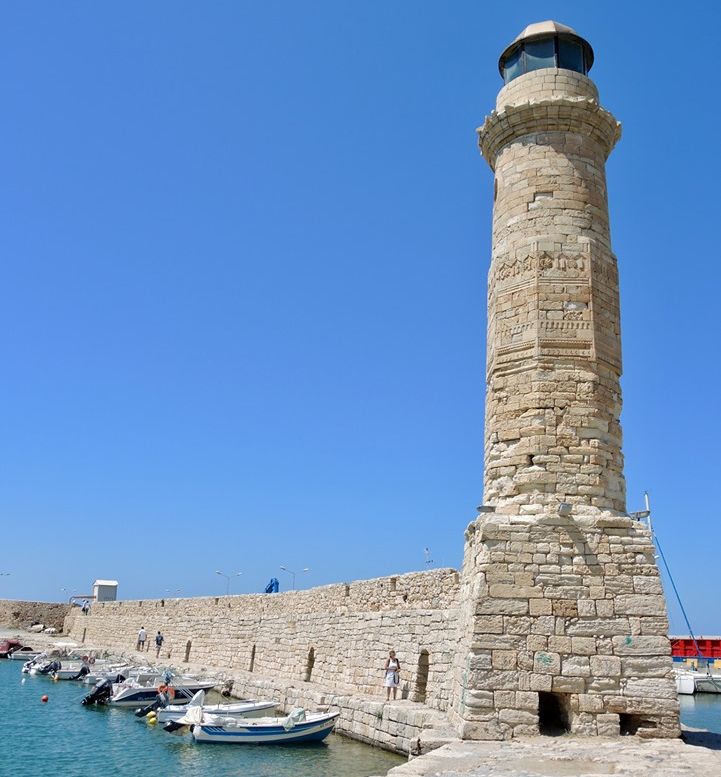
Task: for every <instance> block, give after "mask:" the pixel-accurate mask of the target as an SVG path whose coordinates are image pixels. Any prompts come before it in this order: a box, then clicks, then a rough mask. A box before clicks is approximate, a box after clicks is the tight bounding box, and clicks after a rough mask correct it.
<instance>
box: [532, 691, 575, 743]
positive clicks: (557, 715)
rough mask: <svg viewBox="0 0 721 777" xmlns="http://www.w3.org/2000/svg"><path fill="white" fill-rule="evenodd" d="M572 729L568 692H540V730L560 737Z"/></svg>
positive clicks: (548, 734) (549, 735) (551, 735)
mask: <svg viewBox="0 0 721 777" xmlns="http://www.w3.org/2000/svg"><path fill="white" fill-rule="evenodd" d="M570 730H571V715H570V708H569V699H568V694H566V693H548V692H546V691H540V692H539V694H538V731H539V733H541V734H544V735H545V736H548V737H559V736H562V735H563V734H568V733H569V731H570Z"/></svg>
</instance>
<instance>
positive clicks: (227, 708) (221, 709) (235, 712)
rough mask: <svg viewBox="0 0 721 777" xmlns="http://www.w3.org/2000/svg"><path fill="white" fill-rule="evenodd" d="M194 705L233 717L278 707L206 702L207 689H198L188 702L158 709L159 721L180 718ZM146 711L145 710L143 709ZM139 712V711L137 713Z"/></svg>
mask: <svg viewBox="0 0 721 777" xmlns="http://www.w3.org/2000/svg"><path fill="white" fill-rule="evenodd" d="M192 707H200V708H201V709H202V711H203V714H204V715H221V716H223V717H231V718H260V717H263V716H264V715H269V714H270V713H271V712H272V711H273V710H274V709H275V707H276V704H275V702H272V701H255V700H254V699H243V700H242V701H238V702H232V703H228V704H205V691H198V692H197V693H196V694H195V696H193V698H192V699H191V700H190V701H189V702H188V703H187V704H174V705H173V706H172V707H161V708H160V709H158V710H157V712H156V716H157V719H158V723H168V722H170V721H171V720H175V721H177V720H180V718H182V717H183V716H184V715H185V714H186V713H187V712H189V710H190V709H191V708H192ZM141 712H144V710H141ZM136 714H137V713H136Z"/></svg>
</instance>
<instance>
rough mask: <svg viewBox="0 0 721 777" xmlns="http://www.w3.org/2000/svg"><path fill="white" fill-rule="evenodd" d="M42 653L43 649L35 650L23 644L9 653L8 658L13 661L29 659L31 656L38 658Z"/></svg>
mask: <svg viewBox="0 0 721 777" xmlns="http://www.w3.org/2000/svg"><path fill="white" fill-rule="evenodd" d="M41 653H42V650H33V649H32V648H31V647H29V646H28V645H23V647H19V648H17V649H16V650H13V651H11V652H10V653H8V658H9V659H10V660H11V661H29V660H30V659H31V658H37V657H38V656H39V655H40V654H41Z"/></svg>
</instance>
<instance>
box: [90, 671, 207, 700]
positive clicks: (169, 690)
mask: <svg viewBox="0 0 721 777" xmlns="http://www.w3.org/2000/svg"><path fill="white" fill-rule="evenodd" d="M115 679H116V680H120V681H119V682H113V679H112V678H111V679H106V680H101V681H100V682H99V683H98V684H97V685H96V686H95V687H94V688H93V690H92V691H91V692H90V693H89V694H88V695H87V696H86V697H85V698H84V699H83V700H82V704H84V705H86V706H87V705H89V704H107V705H109V706H112V707H138V706H142V705H144V704H145V705H147V704H155V703H156V702H159V706H165V705H167V704H185V703H187V702H188V701H190V700H191V699H192V698H193V696H194V695H195V694H196V693H197V692H198V691H209V690H211V689H212V688H215V686H216V685H217V684H218V681H217V680H196V679H195V678H194V677H187V676H174V675H173V674H172V673H171V672H166V673H165V674H164V675H163V676H162V678H160V679H158V678H153V679H152V680H149V681H146V682H139V681H138V680H136V679H134V678H132V677H131V678H124V677H123V676H122V675H120V676H119V677H117V678H115ZM159 696H160V698H158V697H159Z"/></svg>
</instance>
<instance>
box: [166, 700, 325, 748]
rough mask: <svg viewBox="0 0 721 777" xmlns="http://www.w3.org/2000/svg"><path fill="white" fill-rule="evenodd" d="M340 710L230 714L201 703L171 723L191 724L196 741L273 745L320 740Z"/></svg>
mask: <svg viewBox="0 0 721 777" xmlns="http://www.w3.org/2000/svg"><path fill="white" fill-rule="evenodd" d="M339 715H340V713H339V712H310V713H307V712H306V711H305V710H303V709H296V710H293V711H292V712H291V713H290V714H289V715H286V716H283V717H280V718H277V717H273V718H250V719H244V718H229V717H224V716H222V715H208V714H206V713H204V712H203V710H202V707H193V708H191V709H190V710H189V711H188V713H187V714H186V715H185V716H184V717H182V718H181V719H180V720H178V721H176V722H175V723H171V724H169V725H170V726H173V727H177V725H178V724H179V723H180V724H183V725H188V726H190V733H191V736H192V737H193V739H194V740H195V741H196V742H215V743H218V742H222V743H225V744H233V745H251V744H252V745H275V744H299V743H303V742H321V741H322V740H324V739H325V738H326V737H327V736H328V734H330V732H331V731H332V730H333V727H334V726H335V722H336V720H337V718H338V716H339Z"/></svg>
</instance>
